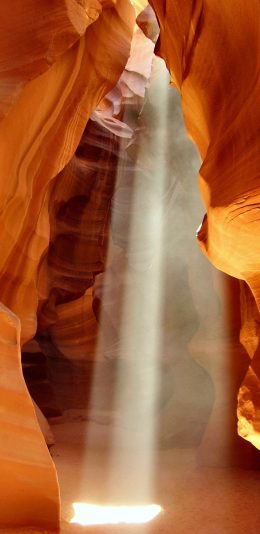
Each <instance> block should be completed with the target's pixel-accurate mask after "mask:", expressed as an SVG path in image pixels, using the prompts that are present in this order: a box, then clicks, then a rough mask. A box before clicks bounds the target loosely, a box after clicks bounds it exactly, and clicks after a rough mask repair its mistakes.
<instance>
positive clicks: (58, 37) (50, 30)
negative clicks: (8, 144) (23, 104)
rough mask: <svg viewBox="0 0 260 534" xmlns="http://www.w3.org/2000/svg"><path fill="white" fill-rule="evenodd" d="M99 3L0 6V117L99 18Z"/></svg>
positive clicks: (30, 0) (67, 0) (69, 0)
mask: <svg viewBox="0 0 260 534" xmlns="http://www.w3.org/2000/svg"><path fill="white" fill-rule="evenodd" d="M103 3H104V2H102V0H101V1H100V2H99V1H98V0H83V2H80V1H78V0H54V1H53V2H52V3H51V5H50V4H48V3H47V2H35V1H34V0H26V2H21V1H20V0H14V2H1V6H0V20H1V33H0V42H1V53H0V65H1V67H0V71H1V74H0V79H1V90H0V116H1V117H2V116H3V115H5V114H6V113H7V111H8V109H9V108H10V107H11V106H12V105H13V104H14V102H15V100H16V99H17V97H18V95H19V93H20V92H21V90H22V88H23V86H24V85H25V84H26V83H27V82H29V81H30V80H32V79H34V78H36V77H37V76H39V75H40V74H42V73H43V72H45V71H46V70H48V69H49V67H50V66H51V65H52V64H53V63H55V61H56V60H57V59H58V58H59V56H61V55H62V54H63V53H64V52H66V50H67V49H68V48H70V47H71V46H72V45H73V44H74V43H75V42H76V41H78V39H79V38H80V37H81V36H82V35H83V34H84V33H85V30H86V28H87V26H89V25H90V24H92V23H93V22H94V21H95V20H96V19H97V18H98V17H99V15H100V13H101V11H102V4H103ZM14 14H15V16H14ZM10 26H11V31H10ZM21 44H22V46H21Z"/></svg>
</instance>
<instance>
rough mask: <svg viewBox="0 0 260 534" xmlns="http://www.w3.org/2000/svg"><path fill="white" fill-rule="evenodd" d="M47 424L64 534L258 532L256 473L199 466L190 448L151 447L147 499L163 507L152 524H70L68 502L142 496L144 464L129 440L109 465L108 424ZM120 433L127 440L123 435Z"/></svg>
mask: <svg viewBox="0 0 260 534" xmlns="http://www.w3.org/2000/svg"><path fill="white" fill-rule="evenodd" d="M52 428H53V431H54V435H55V438H56V445H55V446H54V447H53V448H52V456H53V459H54V462H55V464H56V467H57V470H58V477H59V481H60V486H61V503H62V512H61V514H62V528H61V533H62V534H63V533H64V534H74V533H75V534H79V533H81V532H82V533H83V532H84V533H86V534H98V533H100V534H101V533H102V534H117V533H118V534H132V533H133V534H188V533H192V532H198V534H242V533H245V532H246V533H247V534H258V533H259V532H260V509H259V488H260V473H259V472H256V471H253V470H244V469H239V468H209V467H201V466H199V467H198V465H197V459H196V451H194V449H193V450H192V449H170V450H160V451H158V450H157V451H156V452H154V455H153V475H152V477H151V478H152V481H151V487H150V502H155V503H158V504H160V505H161V506H162V508H163V512H162V513H161V514H160V515H159V516H158V517H157V518H156V519H154V520H153V521H151V522H150V523H147V524H145V525H133V526H132V525H125V526H123V525H118V526H115V525H113V526H104V525H102V526H96V527H93V526H89V527H86V526H84V527H82V526H79V525H76V524H70V523H69V521H70V519H71V517H72V515H73V514H72V506H71V505H72V503H73V502H90V503H96V504H105V503H106V501H107V502H109V503H111V504H117V503H118V504H128V503H129V504H138V503H142V502H143V501H146V502H147V497H146V498H145V496H144V492H145V491H146V493H147V485H146V483H144V478H145V477H146V475H147V473H145V470H146V467H144V468H143V469H142V467H141V463H142V461H141V455H142V454H141V453H140V450H138V448H136V449H135V447H133V446H132V447H130V448H129V449H128V450H127V449H126V448H125V447H123V448H121V450H120V448H118V449H117V451H116V456H117V460H118V464H116V463H113V466H114V467H113V468H111V463H112V462H113V460H112V461H111V444H110V445H109V444H108V441H110V438H108V434H107V427H106V425H100V424H97V423H94V422H89V423H87V424H86V422H85V421H75V420H74V421H73V422H67V423H63V424H56V425H54V426H53V427H52ZM124 437H125V438H126V440H127V435H125V436H124ZM86 440H88V448H87V449H86V448H85V445H86ZM108 445H109V446H108ZM114 452H115V451H114ZM135 462H136V469H135V468H134V466H135ZM145 463H146V462H144V463H143V465H144V466H145ZM112 469H113V472H111V470H112ZM146 478H147V477H146ZM145 488H146V489H145ZM142 493H143V494H142Z"/></svg>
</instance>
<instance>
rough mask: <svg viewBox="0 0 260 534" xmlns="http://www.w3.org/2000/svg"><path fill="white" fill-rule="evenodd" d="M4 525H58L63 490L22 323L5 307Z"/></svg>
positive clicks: (1, 395)
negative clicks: (30, 385) (25, 364)
mask: <svg viewBox="0 0 260 534" xmlns="http://www.w3.org/2000/svg"><path fill="white" fill-rule="evenodd" d="M0 325H1V339H0V345H1V347H0V367H1V378H0V399H1V411H0V425H1V440H0V467H1V487H0V496H1V499H0V525H1V527H6V529H7V528H10V527H26V526H28V525H34V524H36V525H39V526H41V527H42V528H56V529H57V528H58V522H59V490H58V482H57V479H56V474H55V468H54V465H53V463H52V460H51V458H50V456H49V453H48V450H47V447H46V444H45V441H44V437H43V435H42V432H41V430H40V427H39V425H38V423H37V419H36V415H35V411H34V407H33V403H32V400H31V398H30V395H29V394H28V391H27V390H26V388H25V386H24V379H23V375H22V369H21V361H20V321H19V319H18V317H17V316H15V315H14V314H13V313H12V312H11V311H10V310H8V308H6V307H5V306H4V305H3V304H1V306H0Z"/></svg>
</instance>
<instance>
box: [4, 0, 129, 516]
mask: <svg viewBox="0 0 260 534" xmlns="http://www.w3.org/2000/svg"><path fill="white" fill-rule="evenodd" d="M2 4H3V3H2ZM2 4H1V8H0V10H1V11H0V14H1V15H2V20H3V22H4V24H3V27H4V28H5V30H4V33H3V36H2V37H3V48H2V52H1V53H2V54H3V56H1V57H2V62H1V64H0V67H1V68H0V70H1V73H2V79H3V80H4V83H3V84H2V87H3V92H2V108H1V110H2V114H4V115H6V112H7V110H8V108H9V107H10V106H11V108H10V109H9V112H8V114H7V115H6V116H4V118H3V119H2V121H1V123H0V147H1V150H0V152H1V156H0V169H1V178H2V181H1V185H2V187H1V194H0V224H1V258H0V273H1V292H0V300H1V301H2V302H3V304H4V305H5V306H6V307H8V308H9V309H10V310H11V312H10V313H13V314H15V315H16V316H17V317H18V318H19V321H20V323H21V345H23V344H24V343H25V342H26V341H27V340H29V339H31V338H32V337H33V335H34V333H35V331H36V326H37V320H36V312H37V306H38V293H37V273H38V267H39V262H40V260H41V257H42V255H43V253H44V251H45V250H46V248H47V246H48V244H49V214H48V205H49V195H50V189H49V188H48V187H49V184H50V182H51V180H52V179H53V178H55V176H56V175H57V174H58V173H59V172H60V171H61V170H62V169H63V168H64V166H65V165H66V164H67V163H68V161H69V160H70V159H71V157H72V156H73V154H74V152H75V150H76V148H77V146H78V144H79V141H80V138H81V135H82V133H83V131H84V128H85V126H86V122H87V120H88V118H89V116H90V114H91V113H92V111H93V110H94V109H95V107H96V106H97V105H98V103H99V102H100V100H101V99H102V98H103V97H104V95H105V94H106V93H107V92H108V91H109V90H110V89H111V88H112V87H113V85H114V84H115V83H116V82H117V80H118V78H119V76H120V74H121V72H122V71H123V69H124V66H125V64H126V61H127V58H128V56H129V52H130V42H131V37H132V32H133V25H134V11H133V8H132V7H131V5H130V3H129V2H125V0H120V1H118V2H116V4H115V3H114V2H109V1H105V2H99V1H95V0H93V1H90V2H88V1H86V2H84V1H81V2H76V1H73V0H71V1H70V0H67V1H54V2H52V5H51V6H49V5H47V4H46V2H44V1H42V2H37V5H36V3H35V2H31V1H30V0H27V1H26V2H15V6H14V5H13V4H10V3H9V4H8V3H5V5H2ZM14 7H16V8H17V9H16V11H15V10H14ZM103 7H104V9H102V8H103ZM11 11H12V13H11ZM14 12H15V15H16V17H17V18H15V17H14V16H13V15H14ZM98 15H99V17H98ZM95 19H98V20H95ZM32 21H33V25H32ZM94 21H95V23H94ZM92 22H93V24H91V23H92ZM12 24H13V26H14V27H13V26H12ZM88 26H89V27H88ZM14 28H15V29H14ZM86 28H87V31H85V30H86ZM11 30H12V31H11ZM5 32H6V33H5ZM81 35H82V37H80V36H81ZM73 43H75V44H73ZM93 43H96V44H95V47H93ZM6 49H8V50H6ZM23 86H24V87H23ZM11 317H13V315H11ZM7 322H8V321H7ZM4 324H5V323H4ZM4 328H5V327H4ZM17 328H18V327H17ZM3 332H5V329H3ZM3 339H5V335H4V334H3ZM8 341H9V340H8V339H7V345H8ZM16 343H17V345H18V338H17V342H16ZM7 348H8V347H7ZM8 350H9V349H8ZM18 350H19V346H17V347H16V349H15V353H17V352H18ZM17 359H18V356H17ZM5 363H6V362H5ZM10 364H11V361H10ZM6 366H7V363H6ZM7 369H8V366H7ZM16 373H17V375H18V377H17V380H18V378H19V388H20V391H21V398H22V397H23V395H24V396H25V398H27V396H28V394H27V390H26V387H25V384H24V382H23V381H22V377H21V376H20V375H19V368H18V363H17V365H16V366H15V368H14V369H12V375H14V382H15V376H16ZM6 395H7V397H6V402H8V403H9V404H10V403H11V406H12V410H13V412H14V413H15V412H16V411H17V413H19V410H20V404H19V402H20V400H19V399H20V397H19V396H18V397H17V395H16V393H15V391H13V390H12V388H11V387H10V391H8V392H7V393H6ZM19 395H20V393H19ZM4 398H5V396H4ZM27 404H28V406H29V400H28V402H27ZM30 406H31V405H30ZM10 410H11V408H10ZM24 424H25V427H26V425H27V426H28V428H29V430H28V436H31V437H32V439H33V440H34V437H33V436H34V435H35V436H36V435H38V434H39V427H38V424H37V422H36V418H35V417H34V418H33V417H32V416H31V412H30V409H29V408H28V407H27V405H26V402H25V401H24ZM26 428H27V427H26ZM1 432H2V430H1ZM24 434H26V431H25V432H24ZM14 437H15V436H14ZM26 439H27V438H26V436H22V438H21V447H19V449H18V451H19V454H17V452H16V453H15V454H16V456H15V460H14V462H13V465H15V464H16V461H18V462H19V458H20V459H21V460H22V461H23V460H24V458H25V460H26V462H27V461H28V462H29V458H28V453H30V454H31V456H32V462H33V467H32V468H31V469H29V470H27V471H26V473H25V475H24V476H25V477H28V484H27V482H26V485H25V486H23V488H21V486H20V484H21V483H20V482H19V477H20V475H19V477H18V478H17V491H18V490H19V491H20V493H21V499H23V501H22V503H20V504H19V503H18V501H17V503H18V504H19V506H18V504H17V503H16V509H17V518H18V519H17V520H19V518H20V523H21V524H23V523H25V524H27V525H29V524H31V523H37V521H38V523H39V524H40V523H41V522H44V521H45V522H46V524H47V523H48V522H49V523H50V524H52V525H55V526H56V525H57V524H58V520H59V518H58V500H59V496H58V491H57V486H56V484H57V483H56V476H55V470H54V468H53V467H50V465H51V464H50V463H48V462H50V459H49V457H48V454H47V451H46V450H45V449H44V445H43V443H42V441H41V442H39V443H40V444H37V439H36V437H35V442H36V445H35V447H36V449H37V452H36V453H35V451H34V449H33V445H34V441H33V442H32V446H31V448H30V446H29V442H28V444H27V441H26ZM1 443H2V439H1ZM41 447H43V450H45V453H46V458H44V453H43V452H42V451H41ZM37 455H38V459H39V462H38V463H37V460H36V458H37ZM3 458H5V456H4V452H3ZM41 458H43V460H42V462H41ZM44 462H45V463H44ZM8 469H9V467H8ZM24 469H25V468H24ZM44 470H45V471H46V475H45V471H44ZM36 472H37V473H38V475H37V476H38V480H40V479H41V478H42V480H45V478H46V485H45V487H44V484H43V490H42V488H41V487H39V488H38V489H37V487H36V488H35V473H36ZM18 473H19V471H18ZM7 476H10V480H12V476H13V477H15V476H16V475H15V470H14V467H12V465H11V464H10V470H9V473H8V474H6V477H7ZM44 477H45V478H44ZM20 480H21V479H20ZM25 481H26V479H25ZM37 483H38V482H37ZM30 484H31V485H30ZM8 487H9V486H8V484H7V482H6V487H5V491H6V497H5V500H4V499H3V500H2V502H3V503H5V504H6V507H5V508H3V507H1V514H0V524H1V523H2V524H4V523H7V522H8V521H11V519H12V520H13V518H12V515H10V506H11V504H10V506H9V504H8V502H9V500H8V499H10V503H13V500H12V499H13V497H12V496H11V494H12V491H13V495H14V496H15V495H16V492H15V490H14V488H11V485H10V492H9V490H8V491H7V488H8ZM32 489H33V490H32ZM45 489H46V491H47V494H45V493H43V495H42V494H41V492H42V491H45ZM33 491H34V492H35V500H34V498H33V495H32V493H33ZM55 492H56V493H55ZM48 493H49V495H48ZM41 495H42V502H41V505H40V504H39V502H40V497H41ZM37 499H38V501H37ZM45 499H46V506H45V505H44V500H45ZM48 499H49V500H48ZM36 501H37V502H36ZM34 502H35V506H34V505H33V503H34ZM28 503H30V510H29V508H28ZM39 506H41V510H42V511H40V510H39ZM43 513H44V517H45V519H44V518H43V515H42V514H43ZM19 514H20V515H19ZM37 518H38V519H37Z"/></svg>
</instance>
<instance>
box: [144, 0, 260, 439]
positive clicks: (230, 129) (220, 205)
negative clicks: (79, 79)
mask: <svg viewBox="0 0 260 534" xmlns="http://www.w3.org/2000/svg"><path fill="white" fill-rule="evenodd" d="M150 4H151V5H152V6H153V8H154V10H155V12H156V14H157V17H158V20H159V23H160V28H161V33H160V40H159V42H158V45H157V53H158V54H159V55H161V56H162V57H163V58H164V59H165V61H166V64H167V66H168V68H169V70H170V73H171V79H172V83H173V85H175V86H176V87H177V88H178V89H179V91H180V93H181V97H182V108H183V113H184V118H185V123H186V126H187V129H188V132H189V135H190V136H191V138H192V139H193V140H194V142H195V143H196V144H197V146H198V149H199V152H200V155H201V158H202V161H203V163H202V166H201V168H200V173H199V176H200V182H199V188H200V192H201V195H202V198H203V201H204V205H205V208H206V211H207V215H206V216H205V218H204V220H203V224H202V227H201V229H200V231H199V233H198V240H199V243H200V246H201V248H202V250H203V252H204V253H205V254H206V255H207V256H208V258H209V259H210V261H212V263H213V264H214V265H215V266H216V267H217V268H219V269H221V270H223V271H224V272H226V273H228V274H230V275H232V276H235V277H237V278H239V279H242V280H245V281H246V283H247V284H248V285H249V287H250V289H251V291H252V293H253V295H254V298H255V300H256V303H257V306H258V311H259V308H260V304H259V303H260V273H259V266H260V247H259V243H260V240H259V236H260V219H259V212H260V193H259V191H260V183H259V141H258V138H259V134H258V128H259V109H260V106H259V84H258V81H257V80H258V75H259V29H258V23H257V20H258V19H259V14H260V13H259V2H258V1H257V0H254V1H252V2H250V4H249V3H245V2H243V0H232V1H231V2H229V3H228V6H227V3H226V2H225V0H221V1H217V0H216V1H215V0H206V1H204V2H203V1H202V0H197V1H196V2H193V1H191V0H190V1H187V2H185V3H183V2H171V3H167V2H165V1H164V0H150ZM209 51H210V53H209ZM248 298H249V300H250V299H251V297H250V296H249V294H248ZM244 307H246V310H245V311H244V312H243V314H244V325H243V337H244V339H245V330H246V325H245V320H246V322H248V324H249V328H250V324H252V321H253V320H254V319H253V317H255V313H256V312H255V311H254V310H253V307H252V306H250V304H247V298H245V297H244V298H243V300H242V308H243V309H244ZM251 312H252V313H253V317H252V318H251V316H250V314H251ZM248 313H249V315H248ZM246 315H247V317H246V319H245V316H246ZM257 323H259V318H258V319H257ZM254 346H255V350H254V352H253V353H252V351H251V350H250V352H249V354H250V356H251V357H252V358H253V359H252V364H251V368H250V370H249V373H248V374H247V376H246V377H245V381H244V383H243V386H242V390H241V392H240V396H239V399H240V400H239V411H238V415H239V418H240V416H241V417H242V420H241V419H240V423H239V432H240V434H241V435H243V437H246V438H247V439H249V440H250V441H251V442H252V443H254V444H255V445H257V443H258V439H259V438H258V437H257V433H258V432H259V393H257V394H256V391H257V389H258V388H259V337H258V335H257V336H256V339H255V343H254ZM251 347H252V345H250V348H251ZM252 376H254V379H252ZM245 391H246V392H247V393H246V394H245ZM250 392H251V393H250ZM243 404H245V406H244V409H243ZM245 414H247V415H245ZM245 421H247V422H245ZM254 436H255V437H254Z"/></svg>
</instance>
